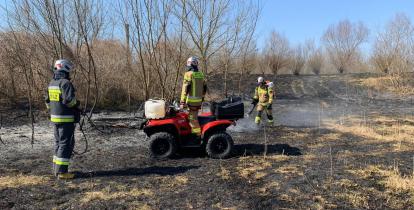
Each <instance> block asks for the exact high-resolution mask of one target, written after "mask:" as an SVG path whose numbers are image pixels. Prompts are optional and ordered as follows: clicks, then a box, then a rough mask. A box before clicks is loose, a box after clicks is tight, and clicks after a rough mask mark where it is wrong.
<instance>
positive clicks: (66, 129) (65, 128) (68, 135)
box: [53, 123, 75, 175]
mask: <svg viewBox="0 0 414 210" xmlns="http://www.w3.org/2000/svg"><path fill="white" fill-rule="evenodd" d="M54 133H55V153H54V156H53V168H54V174H55V175H57V174H61V173H68V167H69V165H70V158H71V157H72V152H73V148H74V147H75V136H74V133H75V124H74V123H60V124H55V132H54Z"/></svg>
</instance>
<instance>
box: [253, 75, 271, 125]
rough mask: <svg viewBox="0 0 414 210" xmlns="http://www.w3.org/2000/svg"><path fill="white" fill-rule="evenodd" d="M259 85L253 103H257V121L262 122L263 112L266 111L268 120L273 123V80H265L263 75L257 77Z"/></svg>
mask: <svg viewBox="0 0 414 210" xmlns="http://www.w3.org/2000/svg"><path fill="white" fill-rule="evenodd" d="M257 83H258V86H257V87H256V89H255V91H254V96H253V102H252V103H253V104H254V105H257V116H256V118H255V123H256V124H260V121H261V120H262V112H263V111H265V112H266V115H267V120H268V123H269V124H270V125H273V115H272V102H273V97H274V93H273V82H265V81H264V79H263V77H259V78H257Z"/></svg>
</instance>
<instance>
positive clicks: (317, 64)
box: [305, 40, 323, 75]
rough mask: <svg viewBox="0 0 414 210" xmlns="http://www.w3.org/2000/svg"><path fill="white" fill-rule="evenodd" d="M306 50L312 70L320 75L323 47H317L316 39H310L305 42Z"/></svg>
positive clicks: (307, 59)
mask: <svg viewBox="0 0 414 210" xmlns="http://www.w3.org/2000/svg"><path fill="white" fill-rule="evenodd" d="M305 51H306V52H307V58H306V62H307V65H308V67H309V68H310V70H311V71H312V72H313V73H314V74H316V75H319V74H320V73H321V69H322V64H323V55H322V49H321V48H320V47H319V48H316V46H315V41H314V40H308V41H306V43H305Z"/></svg>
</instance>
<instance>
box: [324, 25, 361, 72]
mask: <svg viewBox="0 0 414 210" xmlns="http://www.w3.org/2000/svg"><path fill="white" fill-rule="evenodd" d="M368 34H369V31H368V28H367V27H366V26H365V25H364V24H363V23H362V22H358V23H351V22H350V21H348V20H344V21H341V22H339V23H338V24H336V25H331V26H329V28H328V29H327V30H326V31H325V34H324V35H323V37H322V41H323V42H324V44H325V48H326V50H327V51H328V52H329V55H330V56H331V61H332V63H333V64H334V65H335V66H336V68H337V70H338V72H339V73H344V72H345V71H346V70H347V68H349V67H350V66H351V64H352V62H353V60H355V59H357V55H358V51H359V46H360V45H361V44H362V43H364V42H366V41H367V38H368Z"/></svg>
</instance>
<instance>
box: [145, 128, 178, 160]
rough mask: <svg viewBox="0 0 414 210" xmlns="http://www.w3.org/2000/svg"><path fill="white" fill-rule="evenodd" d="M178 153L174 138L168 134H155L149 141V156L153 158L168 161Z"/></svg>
mask: <svg viewBox="0 0 414 210" xmlns="http://www.w3.org/2000/svg"><path fill="white" fill-rule="evenodd" d="M176 151H177V144H176V143H175V140H174V136H173V135H171V134H170V133H167V132H159V133H154V134H152V135H151V136H150V139H149V155H150V157H151V158H156V159H166V158H170V157H172V156H173V155H174V154H175V152H176Z"/></svg>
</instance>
